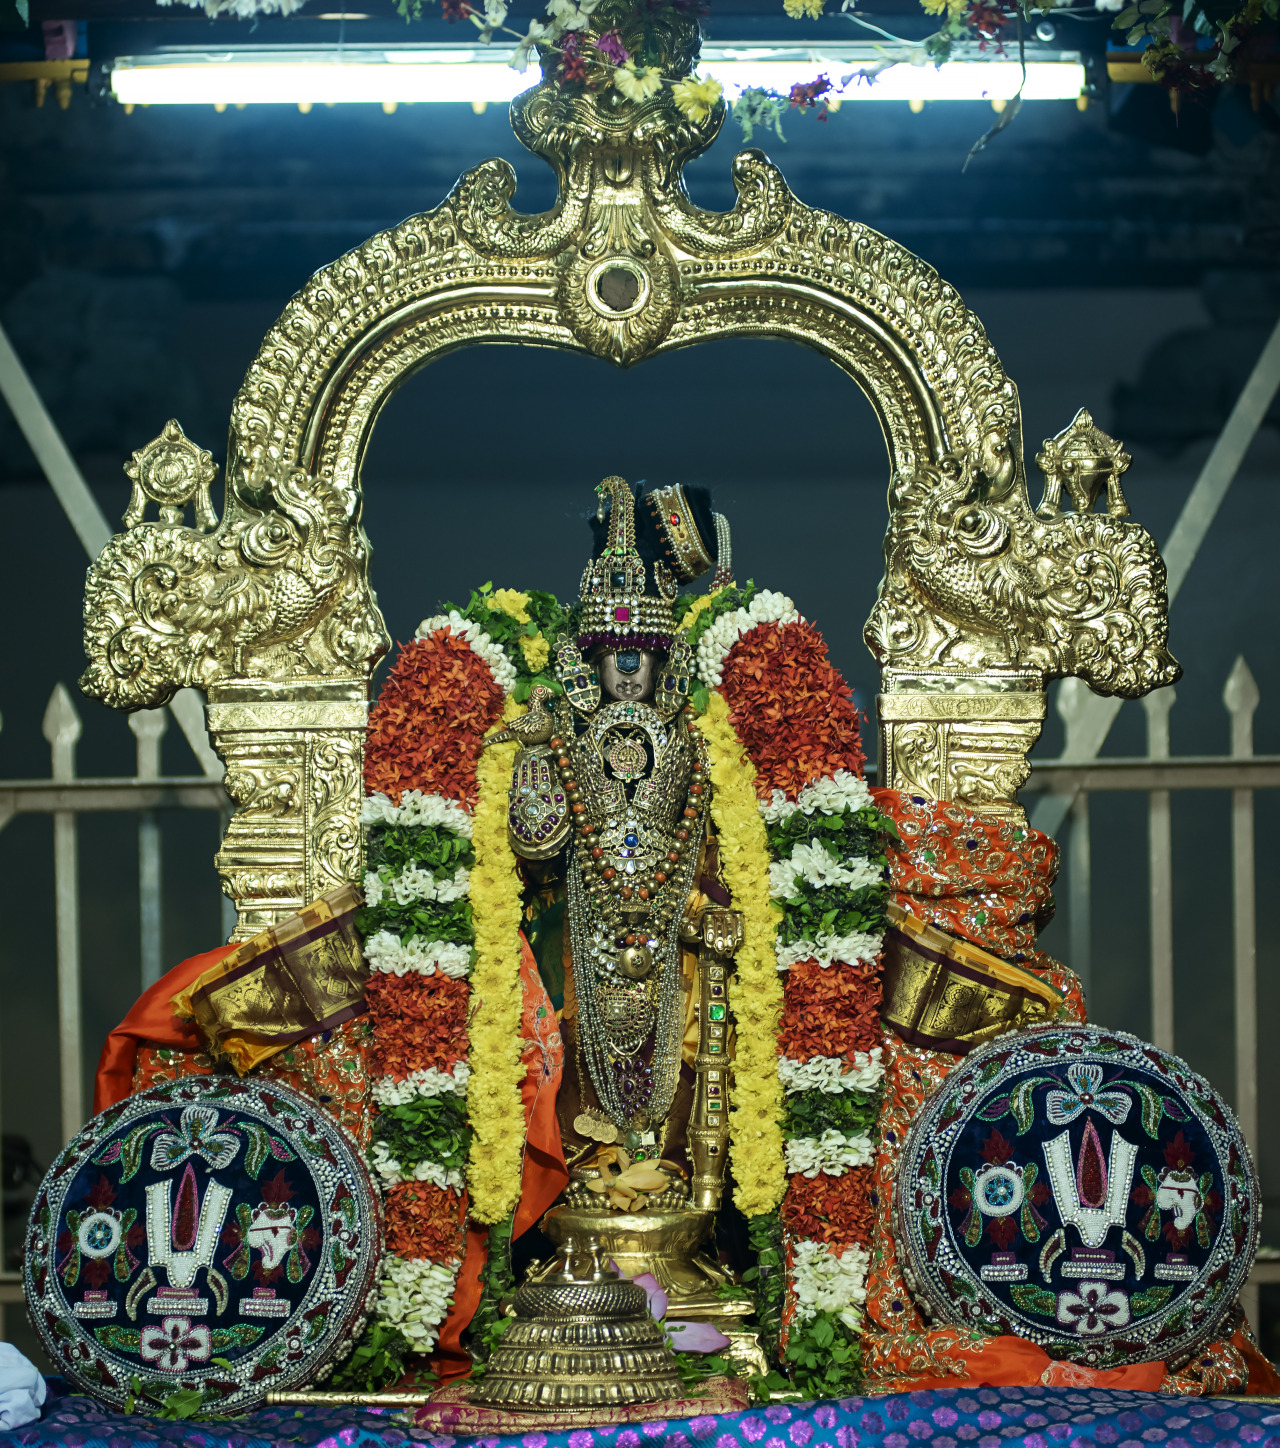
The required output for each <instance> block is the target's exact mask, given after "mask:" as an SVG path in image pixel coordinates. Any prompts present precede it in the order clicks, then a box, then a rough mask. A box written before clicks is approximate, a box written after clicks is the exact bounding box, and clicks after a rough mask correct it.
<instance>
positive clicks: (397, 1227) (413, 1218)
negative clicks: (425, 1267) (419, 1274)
mask: <svg viewBox="0 0 1280 1448" xmlns="http://www.w3.org/2000/svg"><path fill="white" fill-rule="evenodd" d="M463 1206H464V1203H463V1199H462V1197H461V1196H460V1195H459V1194H458V1193H457V1192H455V1191H453V1190H452V1189H450V1190H448V1191H441V1190H440V1188H439V1187H432V1186H425V1185H424V1184H423V1183H421V1182H401V1183H400V1184H399V1186H394V1187H388V1188H387V1194H386V1211H387V1251H388V1252H394V1253H395V1255H396V1256H397V1257H403V1258H405V1259H406V1260H407V1261H421V1260H424V1259H425V1260H427V1261H431V1262H448V1261H450V1260H451V1259H452V1258H455V1257H459V1256H461V1255H462V1238H463V1226H462V1216H463Z"/></svg>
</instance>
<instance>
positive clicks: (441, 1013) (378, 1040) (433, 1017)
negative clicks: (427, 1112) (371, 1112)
mask: <svg viewBox="0 0 1280 1448" xmlns="http://www.w3.org/2000/svg"><path fill="white" fill-rule="evenodd" d="M470 994H471V992H470V989H469V988H468V986H467V982H466V981H465V980H455V979H453V978H452V977H451V976H447V975H383V974H375V975H373V976H372V977H371V978H370V980H369V982H368V984H367V985H366V986H365V1000H366V1002H367V1003H368V1007H369V1017H370V1021H371V1024H372V1026H373V1040H374V1047H373V1060H374V1069H375V1070H376V1071H377V1072H378V1074H379V1075H383V1076H391V1077H393V1078H394V1079H395V1080H397V1081H403V1080H404V1079H405V1078H406V1077H407V1076H409V1075H411V1074H412V1073H413V1072H414V1071H425V1070H427V1069H429V1068H430V1067H432V1066H434V1067H435V1068H436V1069H437V1070H438V1071H451V1070H452V1069H453V1067H454V1066H455V1065H457V1063H458V1062H459V1061H464V1060H466V1056H467V1049H468V1042H467V1003H468V997H469V996H470Z"/></svg>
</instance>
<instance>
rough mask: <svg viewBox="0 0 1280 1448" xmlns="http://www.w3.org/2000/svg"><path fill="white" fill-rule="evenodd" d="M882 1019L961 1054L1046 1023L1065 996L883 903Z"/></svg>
mask: <svg viewBox="0 0 1280 1448" xmlns="http://www.w3.org/2000/svg"><path fill="white" fill-rule="evenodd" d="M889 923H890V928H889V930H888V931H887V932H886V934H885V942H884V1005H883V1007H882V1010H881V1019H882V1020H883V1021H884V1023H885V1025H887V1026H889V1027H891V1028H892V1029H893V1030H894V1031H896V1032H897V1034H898V1035H899V1036H901V1037H902V1039H903V1040H904V1041H909V1042H910V1043H911V1044H912V1045H914V1046H923V1047H924V1048H925V1049H926V1050H930V1051H951V1052H953V1053H954V1054H955V1055H957V1056H963V1055H966V1054H967V1053H968V1052H970V1051H972V1050H973V1049H974V1047H975V1046H980V1045H982V1044H983V1042H985V1041H989V1040H991V1039H992V1038H993V1037H995V1036H999V1035H1002V1034H1003V1033H1004V1032H1005V1031H1012V1030H1022V1029H1025V1028H1027V1027H1028V1026H1034V1025H1045V1024H1047V1023H1048V1022H1049V1021H1051V1020H1052V1019H1053V1018H1054V1016H1056V1015H1057V1014H1058V1012H1059V1010H1060V1009H1061V1007H1062V1002H1063V996H1062V993H1061V991H1058V990H1056V989H1055V988H1054V987H1053V986H1051V985H1049V984H1048V983H1047V982H1046V981H1043V980H1041V979H1040V978H1039V977H1037V976H1034V975H1032V974H1031V972H1030V971H1027V970H1023V969H1021V967H1019V966H1016V965H1011V964H1010V963H1009V962H1008V961H1007V960H1001V959H1000V957H999V956H998V955H992V954H991V953H990V952H989V951H986V950H982V949H981V948H980V947H978V946H976V945H973V944H971V943H970V942H969V941H967V940H959V939H957V938H956V937H955V936H954V935H948V934H947V933H946V931H944V930H939V929H938V928H937V926H936V925H926V924H925V922H924V921H923V920H920V919H918V918H917V917H916V916H914V915H912V914H911V913H910V912H909V911H907V910H904V909H903V908H902V907H901V906H900V905H894V904H890V906H889Z"/></svg>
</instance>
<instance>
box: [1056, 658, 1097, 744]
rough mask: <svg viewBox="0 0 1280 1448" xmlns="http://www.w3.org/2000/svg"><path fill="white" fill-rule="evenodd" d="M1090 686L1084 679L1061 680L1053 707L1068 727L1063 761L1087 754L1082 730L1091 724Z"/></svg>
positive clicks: (1064, 742)
mask: <svg viewBox="0 0 1280 1448" xmlns="http://www.w3.org/2000/svg"><path fill="white" fill-rule="evenodd" d="M1089 699H1090V693H1089V686H1088V684H1086V683H1085V681H1084V680H1083V679H1074V678H1073V679H1060V680H1059V681H1058V692H1057V695H1056V696H1055V698H1054V701H1053V707H1054V709H1055V711H1056V712H1057V715H1058V718H1059V719H1061V720H1062V722H1063V724H1064V725H1065V726H1066V738H1065V740H1064V741H1063V745H1062V755H1061V758H1063V759H1075V758H1077V757H1081V756H1083V755H1084V753H1085V752H1086V751H1085V750H1084V748H1083V745H1082V740H1081V730H1082V729H1083V728H1084V726H1086V725H1087V724H1088V722H1089V718H1090V715H1091V710H1090V706H1089Z"/></svg>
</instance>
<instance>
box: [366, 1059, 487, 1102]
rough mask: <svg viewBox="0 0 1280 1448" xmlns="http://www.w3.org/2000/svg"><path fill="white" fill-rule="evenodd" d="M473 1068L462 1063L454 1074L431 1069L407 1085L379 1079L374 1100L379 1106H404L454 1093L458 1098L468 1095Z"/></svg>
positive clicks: (417, 1074) (408, 1079)
mask: <svg viewBox="0 0 1280 1448" xmlns="http://www.w3.org/2000/svg"><path fill="white" fill-rule="evenodd" d="M470 1075H471V1067H470V1066H468V1065H467V1063H466V1062H465V1061H459V1062H458V1064H457V1065H456V1066H455V1067H454V1068H453V1070H452V1071H441V1070H440V1068H439V1067H438V1066H428V1067H427V1068H426V1070H425V1071H411V1072H410V1073H409V1074H408V1075H407V1076H406V1077H405V1078H404V1080H403V1081H397V1080H396V1079H395V1077H394V1076H379V1077H378V1078H377V1079H376V1080H375V1081H374V1083H373V1099H374V1100H375V1101H376V1102H377V1103H378V1105H379V1106H403V1105H404V1104H405V1102H406V1101H412V1100H413V1098H414V1097H415V1096H442V1095H444V1093H445V1092H447V1091H452V1092H453V1094H454V1095H455V1096H465V1095H466V1094H467V1079H468V1078H469V1077H470Z"/></svg>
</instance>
